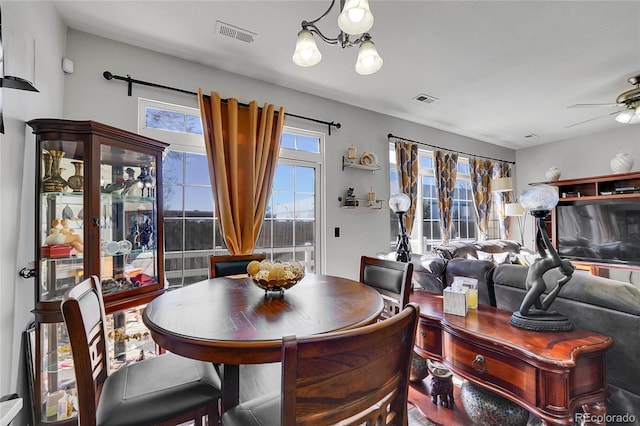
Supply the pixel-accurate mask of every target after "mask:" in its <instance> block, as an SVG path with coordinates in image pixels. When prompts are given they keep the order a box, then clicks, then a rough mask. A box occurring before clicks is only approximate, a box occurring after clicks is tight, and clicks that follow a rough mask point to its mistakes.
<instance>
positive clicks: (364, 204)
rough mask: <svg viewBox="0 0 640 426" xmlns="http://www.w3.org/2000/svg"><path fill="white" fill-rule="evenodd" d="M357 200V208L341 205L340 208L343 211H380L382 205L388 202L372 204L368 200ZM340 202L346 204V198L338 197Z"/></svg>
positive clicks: (379, 201)
mask: <svg viewBox="0 0 640 426" xmlns="http://www.w3.org/2000/svg"><path fill="white" fill-rule="evenodd" d="M355 200H356V201H358V205H357V206H345V205H344V204H340V208H343V209H372V210H380V209H382V205H383V204H384V202H385V201H386V200H375V201H372V202H370V201H368V200H367V199H366V198H356V199H355ZM338 201H340V203H344V201H345V198H344V197H338ZM370 203H371V204H370Z"/></svg>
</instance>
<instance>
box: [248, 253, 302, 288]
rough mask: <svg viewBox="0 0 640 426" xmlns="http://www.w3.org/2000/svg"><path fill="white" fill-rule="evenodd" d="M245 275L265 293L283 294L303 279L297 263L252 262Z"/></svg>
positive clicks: (300, 267)
mask: <svg viewBox="0 0 640 426" xmlns="http://www.w3.org/2000/svg"><path fill="white" fill-rule="evenodd" d="M247 273H248V274H249V276H250V277H251V279H252V280H253V282H254V283H255V284H256V285H257V286H258V287H260V288H261V289H263V290H264V291H265V294H266V293H267V292H269V291H273V292H280V294H283V293H284V290H286V289H288V288H291V287H293V286H294V285H296V284H298V283H299V282H300V280H301V279H302V278H304V267H303V266H302V264H301V263H300V262H298V261H295V260H293V261H291V262H286V263H282V262H271V261H269V260H263V261H262V262H258V261H257V260H254V261H252V262H251V263H249V264H248V265H247Z"/></svg>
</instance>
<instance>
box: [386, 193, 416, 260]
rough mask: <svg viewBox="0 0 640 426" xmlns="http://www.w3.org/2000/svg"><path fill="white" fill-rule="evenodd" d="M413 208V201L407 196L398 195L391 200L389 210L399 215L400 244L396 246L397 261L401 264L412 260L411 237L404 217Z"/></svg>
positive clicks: (394, 195)
mask: <svg viewBox="0 0 640 426" xmlns="http://www.w3.org/2000/svg"><path fill="white" fill-rule="evenodd" d="M409 207H411V199H410V198H409V196H408V195H407V194H403V193H401V192H400V193H396V194H393V196H391V198H389V208H391V210H393V212H394V213H395V214H397V215H398V226H399V228H400V233H399V234H398V244H397V246H396V260H397V261H399V262H409V261H410V260H411V244H409V236H408V235H407V229H406V227H405V223H404V217H405V214H406V213H407V211H408V210H409Z"/></svg>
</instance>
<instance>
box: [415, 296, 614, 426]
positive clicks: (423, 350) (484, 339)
mask: <svg viewBox="0 0 640 426" xmlns="http://www.w3.org/2000/svg"><path fill="white" fill-rule="evenodd" d="M410 300H411V301H412V302H416V303H417V304H419V305H420V323H419V325H418V334H417V336H416V352H418V353H419V354H420V355H422V356H424V357H427V358H431V359H436V360H439V361H442V362H443V363H444V364H446V365H447V366H448V367H449V368H451V369H452V370H453V371H454V372H455V373H456V374H458V375H460V376H462V377H463V378H465V379H467V380H469V381H471V382H473V383H476V384H478V385H480V386H483V387H484V388H487V389H489V390H491V391H493V392H495V393H497V394H499V395H501V396H503V397H505V398H508V399H510V400H511V401H513V402H515V403H517V404H519V405H521V406H522V407H524V408H526V409H527V410H529V411H531V412H533V413H535V414H536V415H537V416H539V417H540V418H541V419H542V420H544V421H545V422H547V423H550V424H561V425H569V424H572V422H573V420H574V412H575V411H576V409H577V408H579V407H582V408H583V409H585V410H586V411H589V412H591V413H592V414H596V413H597V414H603V413H605V412H606V407H605V405H604V401H605V399H606V397H607V396H608V387H607V381H606V373H605V362H604V356H605V352H606V351H607V349H608V348H609V347H611V345H612V344H613V340H612V339H611V338H610V337H608V336H603V335H600V334H596V333H593V332H590V331H586V330H578V329H577V330H572V331H567V332H540V331H529V330H522V329H519V328H516V327H513V326H512V325H510V324H509V319H510V318H511V314H512V312H508V311H504V310H500V309H496V308H492V307H489V306H482V305H481V306H479V308H478V309H477V310H474V309H472V310H470V311H469V313H468V314H467V316H466V317H462V316H456V315H450V314H444V313H443V309H442V301H443V300H442V296H441V295H439V294H436V293H431V292H428V291H425V290H415V291H413V292H412V294H411V298H410Z"/></svg>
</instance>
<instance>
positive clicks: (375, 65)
mask: <svg viewBox="0 0 640 426" xmlns="http://www.w3.org/2000/svg"><path fill="white" fill-rule="evenodd" d="M383 62H384V61H383V60H382V58H381V57H380V55H379V54H378V49H376V45H375V44H373V42H372V41H371V40H365V41H363V42H362V43H361V44H360V49H359V50H358V59H357V60H356V72H357V73H358V74H361V75H369V74H373V73H375V72H377V71H379V70H380V68H382V64H383Z"/></svg>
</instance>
